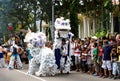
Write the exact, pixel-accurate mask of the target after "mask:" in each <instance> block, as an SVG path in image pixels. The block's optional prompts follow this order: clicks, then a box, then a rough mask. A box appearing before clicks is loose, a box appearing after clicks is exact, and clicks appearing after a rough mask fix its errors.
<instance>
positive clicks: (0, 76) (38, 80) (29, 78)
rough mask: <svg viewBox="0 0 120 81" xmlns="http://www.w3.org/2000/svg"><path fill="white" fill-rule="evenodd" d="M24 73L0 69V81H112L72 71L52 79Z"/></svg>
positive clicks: (111, 80) (25, 70) (24, 70)
mask: <svg viewBox="0 0 120 81" xmlns="http://www.w3.org/2000/svg"><path fill="white" fill-rule="evenodd" d="M26 72H27V68H26V67H25V68H24V69H23V70H8V69H6V68H3V69H2V68H0V81H114V80H113V79H103V78H99V77H94V76H92V75H89V74H86V73H80V72H78V73H77V72H75V71H72V72H71V73H70V74H69V75H67V74H63V75H61V74H57V75H56V76H54V77H50V76H47V77H36V76H34V75H28V74H26ZM115 81H120V80H115Z"/></svg>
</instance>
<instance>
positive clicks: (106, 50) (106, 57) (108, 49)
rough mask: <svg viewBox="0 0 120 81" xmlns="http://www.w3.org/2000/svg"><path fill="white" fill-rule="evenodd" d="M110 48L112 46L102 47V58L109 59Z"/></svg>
mask: <svg viewBox="0 0 120 81" xmlns="http://www.w3.org/2000/svg"><path fill="white" fill-rule="evenodd" d="M111 50H112V46H110V45H108V46H104V47H103V55H104V56H103V60H111V57H110V53H111Z"/></svg>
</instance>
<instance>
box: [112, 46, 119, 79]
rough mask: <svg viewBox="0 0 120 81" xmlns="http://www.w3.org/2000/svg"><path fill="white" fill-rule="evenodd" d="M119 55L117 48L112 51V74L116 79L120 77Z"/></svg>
mask: <svg viewBox="0 0 120 81" xmlns="http://www.w3.org/2000/svg"><path fill="white" fill-rule="evenodd" d="M117 61H118V54H117V50H116V48H113V49H112V52H111V62H112V74H113V75H114V79H116V78H117V76H116V75H117V74H118V75H119V74H120V73H119V67H118V63H117Z"/></svg>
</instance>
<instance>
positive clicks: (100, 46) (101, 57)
mask: <svg viewBox="0 0 120 81" xmlns="http://www.w3.org/2000/svg"><path fill="white" fill-rule="evenodd" d="M98 51H99V52H98V64H99V70H100V71H99V76H100V77H102V75H103V73H102V68H101V66H102V59H103V41H98Z"/></svg>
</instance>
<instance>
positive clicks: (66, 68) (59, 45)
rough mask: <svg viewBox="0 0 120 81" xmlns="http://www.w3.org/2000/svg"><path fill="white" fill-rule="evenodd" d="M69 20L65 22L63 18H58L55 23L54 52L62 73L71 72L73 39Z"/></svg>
mask: <svg viewBox="0 0 120 81" xmlns="http://www.w3.org/2000/svg"><path fill="white" fill-rule="evenodd" d="M69 22H70V21H69V20H68V19H66V20H64V19H63V18H57V19H56V21H55V29H56V30H55V40H54V50H55V59H56V64H57V66H58V68H57V69H60V72H61V73H67V74H69V72H70V63H71V61H70V56H69V51H70V49H69V48H70V41H69V39H70V38H71V37H72V36H71V34H70V32H69V30H70V29H71V28H70V24H69Z"/></svg>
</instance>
